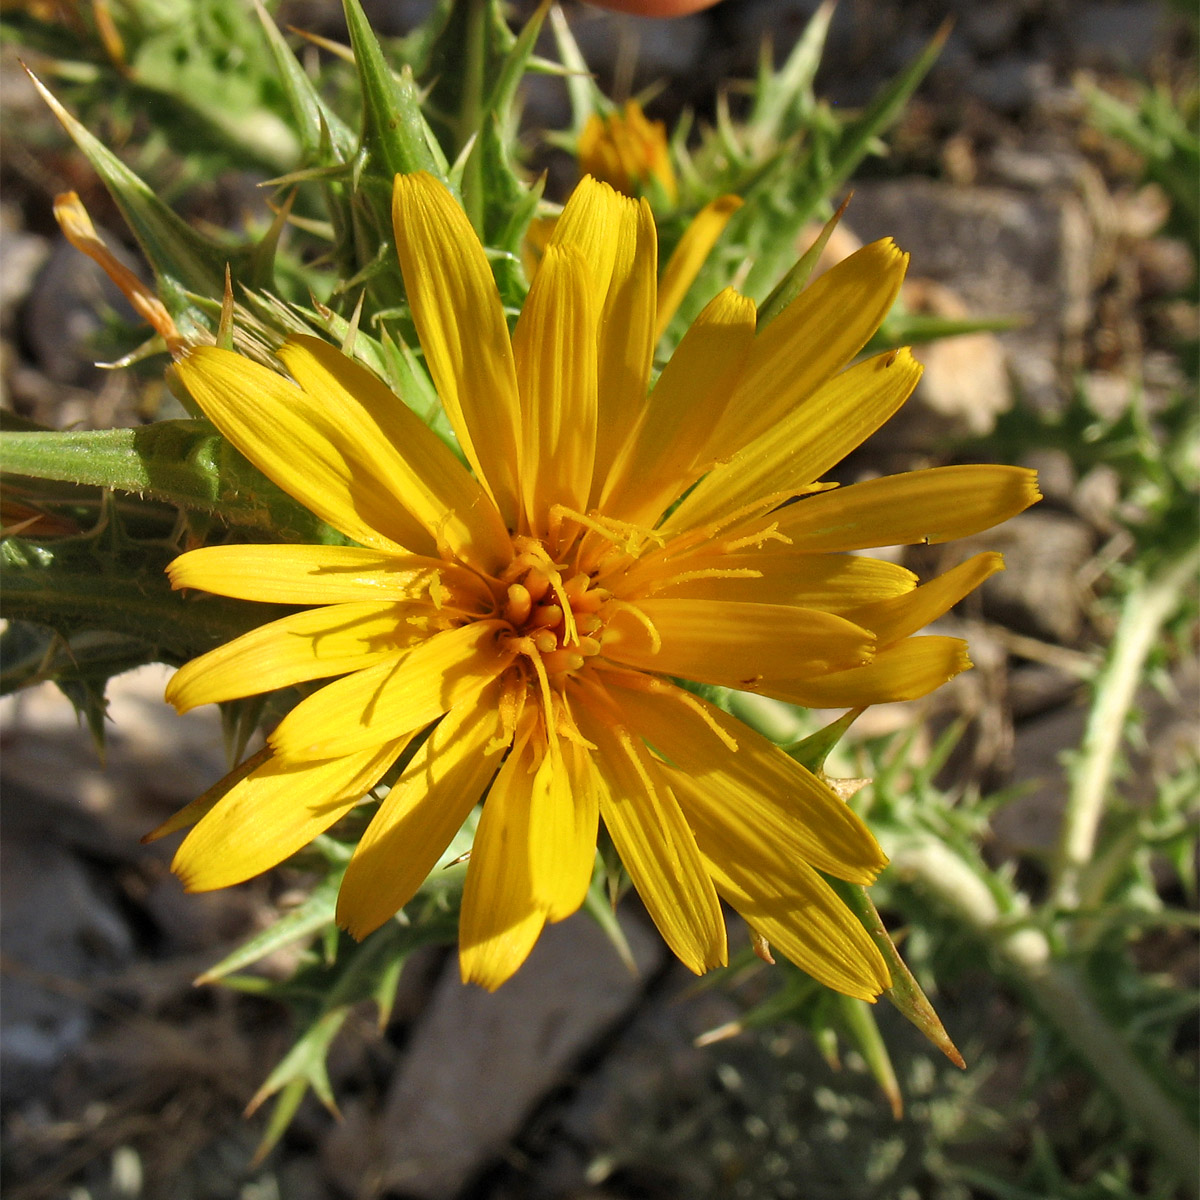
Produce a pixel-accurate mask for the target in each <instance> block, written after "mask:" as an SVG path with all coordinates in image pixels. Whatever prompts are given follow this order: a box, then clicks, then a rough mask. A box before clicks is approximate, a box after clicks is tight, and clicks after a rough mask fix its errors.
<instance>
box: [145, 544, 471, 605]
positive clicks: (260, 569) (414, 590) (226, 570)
mask: <svg viewBox="0 0 1200 1200" xmlns="http://www.w3.org/2000/svg"><path fill="white" fill-rule="evenodd" d="M167 575H168V576H169V577H170V580H171V586H172V587H175V588H198V589H200V590H202V591H205V592H212V593H214V594H215V595H218V596H233V597H236V598H237V599H241V600H263V601H268V602H270V603H274V604H338V603H345V602H350V601H355V600H377V601H388V600H432V601H433V603H434V604H435V605H436V606H438V607H440V606H441V605H442V604H450V605H452V606H456V607H464V606H467V605H473V604H475V603H476V602H477V600H482V599H484V596H483V594H482V592H481V587H482V584H481V583H480V581H479V577H478V576H477V575H475V574H473V573H472V572H470V571H466V570H464V569H463V568H462V567H459V566H457V565H456V564H454V563H448V562H444V561H443V560H441V559H437V558H425V557H423V556H421V555H418V554H386V553H384V552H382V551H379V550H367V549H363V548H362V547H359V546H258V545H251V544H245V545H241V544H239V545H231V546H202V547H201V548H200V549H199V550H189V551H188V552H187V553H186V554H181V555H180V556H179V557H178V558H177V559H175V560H174V561H173V562H172V563H171V565H170V566H169V567H167Z"/></svg>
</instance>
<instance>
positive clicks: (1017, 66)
mask: <svg viewBox="0 0 1200 1200" xmlns="http://www.w3.org/2000/svg"><path fill="white" fill-rule="evenodd" d="M966 82H967V90H968V91H969V92H970V94H971V95H972V96H974V97H975V98H976V99H977V100H982V101H983V103H984V104H987V105H990V106H991V107H992V108H994V109H996V110H998V111H999V112H1001V113H1004V114H1005V115H1006V116H1014V115H1016V114H1017V113H1019V112H1021V111H1023V110H1024V109H1027V108H1028V107H1029V106H1030V105H1031V104H1032V103H1033V101H1034V99H1035V98H1036V97H1037V96H1038V95H1039V93H1041V92H1043V91H1045V90H1047V89H1048V88H1050V86H1051V85H1052V84H1053V82H1054V75H1053V73H1052V71H1051V69H1050V66H1049V64H1048V63H1044V62H1038V61H1036V60H1034V59H1030V58H1027V57H1026V56H1025V55H1021V54H1006V55H1004V56H1003V57H1001V58H998V59H996V60H995V61H994V62H989V63H981V64H979V65H977V66H976V68H975V70H974V71H972V72H971V74H970V75H969V76H968V77H967V81H966Z"/></svg>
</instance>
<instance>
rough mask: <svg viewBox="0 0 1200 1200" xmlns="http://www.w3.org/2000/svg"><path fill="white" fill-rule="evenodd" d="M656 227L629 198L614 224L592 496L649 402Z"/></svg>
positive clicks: (599, 355) (599, 353)
mask: <svg viewBox="0 0 1200 1200" xmlns="http://www.w3.org/2000/svg"><path fill="white" fill-rule="evenodd" d="M657 270H658V231H657V229H656V228H655V225H654V215H653V213H651V211H650V205H649V204H647V203H646V201H645V200H637V201H633V200H630V201H627V202H626V203H625V205H624V206H623V207H622V210H621V219H620V220H619V221H618V222H617V226H616V253H615V254H614V256H613V269H612V275H611V276H610V277H609V282H608V288H607V290H606V291H605V292H601V293H599V296H598V300H599V301H600V303H598V304H597V306H596V308H597V312H598V314H599V318H600V324H599V330H598V340H597V348H596V372H597V396H598V406H599V412H598V420H597V428H596V465H595V472H594V475H593V477H592V494H593V499H595V498H596V497H598V496H599V493H600V486H601V484H602V483H603V481H604V480H605V479H606V478H607V476H608V472H609V469H610V468H611V466H612V463H613V460H614V459H615V458H616V456H617V454H618V452H619V451H620V449H621V447H622V446H623V445H624V444H625V439H626V438H627V437H628V436H629V432H630V430H631V429H632V428H633V426H634V424H635V423H636V422H637V420H638V418H639V417H640V416H641V413H642V410H643V408H644V407H645V404H646V391H647V388H648V386H649V382H650V366H651V363H652V362H653V359H654V344H655V342H656V341H657V338H656V337H655V336H654V297H655V289H656V287H657V279H656V272H657Z"/></svg>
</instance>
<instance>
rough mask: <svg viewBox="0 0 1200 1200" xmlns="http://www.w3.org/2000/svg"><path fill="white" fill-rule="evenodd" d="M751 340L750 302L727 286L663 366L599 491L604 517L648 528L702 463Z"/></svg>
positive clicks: (751, 306) (700, 467)
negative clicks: (652, 389)
mask: <svg viewBox="0 0 1200 1200" xmlns="http://www.w3.org/2000/svg"><path fill="white" fill-rule="evenodd" d="M753 341H754V301H753V300H751V299H750V298H749V297H747V296H741V295H739V294H738V293H737V292H735V291H734V290H733V288H726V289H725V290H724V291H723V292H721V293H720V295H718V296H717V297H716V298H715V299H714V300H713V301H712V302H711V303H710V304H709V305H708V307H707V308H705V310H704V311H703V312H702V313H701V314H700V315H699V316H698V317H697V318H696V320H695V321H694V322H693V323H692V326H691V328H690V329H689V330H688V331H687V333H686V334H685V335H684V337H683V340H682V341H681V342H680V343H679V345H678V347H676V350H675V353H674V354H672V355H671V358H670V360H669V361H668V363H667V365H666V366H665V367H664V368H663V372H662V374H661V375H660V376H659V377H658V382H657V383H656V384H655V385H654V391H653V392H651V393H650V399H649V401H648V403H647V405H646V408H645V409H644V411H643V412H642V416H641V418H640V420H639V421H638V422H637V424H636V425H635V427H634V429H633V430H632V431H631V432H630V434H629V436H628V438H627V439H626V442H625V445H624V446H623V447H622V449H621V452H620V454H619V455H618V456H617V459H616V461H615V462H614V463H613V466H612V470H611V471H610V472H609V475H608V479H607V480H606V481H605V484H604V487H603V490H602V492H601V495H600V508H601V509H602V510H603V512H605V513H606V514H607V515H609V516H613V517H617V518H619V519H620V520H624V521H630V522H632V523H634V524H641V525H653V524H654V523H655V522H656V521H657V520H658V518H659V517H660V516H661V515H662V513H663V512H664V511H665V510H666V508H667V506H668V505H669V504H670V503H671V501H673V500H675V499H676V498H677V497H678V496H680V495H681V494H682V493H683V491H684V490H685V488H687V486H688V485H689V484H691V483H693V482H694V481H695V480H696V478H697V476H699V474H700V473H701V472H702V471H703V470H704V468H705V467H706V466H707V465H708V464H707V463H704V462H703V461H701V459H700V455H701V454H702V453H703V452H704V450H705V448H706V447H707V445H708V440H709V436H710V433H711V430H712V427H713V425H714V424H715V423H716V421H717V419H718V417H720V415H721V413H722V412H723V411H724V408H725V405H726V404H727V403H728V401H729V396H730V393H731V391H732V389H733V384H734V381H735V380H736V379H737V377H738V373H739V372H740V370H741V367H742V363H743V362H744V361H745V358H746V355H747V354H748V353H749V350H750V346H751V344H752V343H753Z"/></svg>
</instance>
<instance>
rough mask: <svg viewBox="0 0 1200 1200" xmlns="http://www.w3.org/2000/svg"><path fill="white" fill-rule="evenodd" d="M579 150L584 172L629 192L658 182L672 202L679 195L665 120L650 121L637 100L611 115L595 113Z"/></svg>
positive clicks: (584, 129) (640, 190) (631, 194)
mask: <svg viewBox="0 0 1200 1200" xmlns="http://www.w3.org/2000/svg"><path fill="white" fill-rule="evenodd" d="M576 153H577V155H578V156H579V169H580V171H581V172H582V173H583V174H585V175H593V176H595V178H597V179H601V180H603V181H604V182H605V183H610V184H612V186H613V187H615V188H616V189H617V191H618V192H624V193H625V195H626V196H638V195H641V194H642V192H643V191H645V190H646V189H647V188H649V187H652V186H654V185H655V184H657V185H658V186H660V187H661V188H662V190H663V194H664V195H665V196H666V198H667V199H668V200H669V201H670V202H671V203H672V204H674V203H675V201H676V200H677V199H678V196H679V189H678V188H677V186H676V184H675V170H674V168H673V167H672V166H671V156H670V154H669V153H668V151H667V131H666V128H665V126H664V125H663V123H662V122H661V121H648V120H647V119H646V114H645V113H644V112H642V106H641V105H640V104H639V103H638V102H637V101H636V100H629V101H627V102H626V104H625V107H624V109H622V110H621V111H620V112H613V113H610V114H609V115H608V116H604V117H602V116H600V115H599V113H592V115H591V116H590V117H588V119H587V122H586V123H585V125H584V127H583V132H582V133H581V134H580V135H579V144H578V146H577V147H576Z"/></svg>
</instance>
